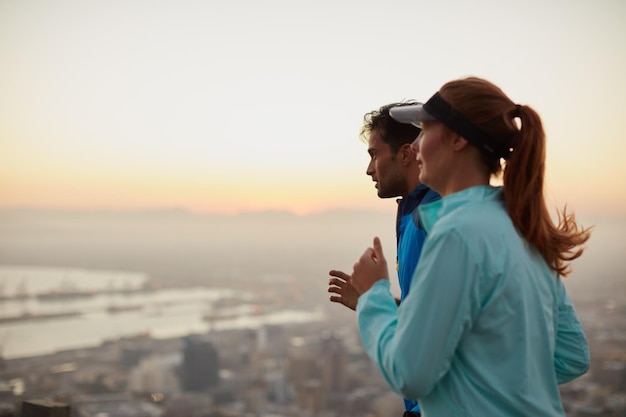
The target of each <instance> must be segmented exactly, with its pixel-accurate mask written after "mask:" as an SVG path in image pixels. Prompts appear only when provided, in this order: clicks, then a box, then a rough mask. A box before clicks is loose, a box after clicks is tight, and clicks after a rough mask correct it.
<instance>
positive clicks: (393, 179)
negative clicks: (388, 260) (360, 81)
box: [328, 102, 440, 416]
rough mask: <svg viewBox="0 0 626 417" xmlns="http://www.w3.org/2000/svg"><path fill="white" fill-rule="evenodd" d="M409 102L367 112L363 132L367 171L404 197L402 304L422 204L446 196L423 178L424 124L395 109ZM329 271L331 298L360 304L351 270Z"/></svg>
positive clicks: (399, 220)
mask: <svg viewBox="0 0 626 417" xmlns="http://www.w3.org/2000/svg"><path fill="white" fill-rule="evenodd" d="M409 104H415V103H414V102H406V103H392V104H388V105H385V106H383V107H381V108H380V109H378V110H374V111H372V112H369V113H367V114H366V115H365V117H364V118H363V119H364V124H363V127H362V129H361V135H360V136H361V139H362V140H363V141H365V142H367V144H368V149H367V152H368V153H369V155H370V163H369V165H368V166H367V171H366V173H367V175H369V176H371V177H372V180H373V181H374V182H375V183H376V189H377V190H378V197H380V198H392V197H400V198H399V199H398V200H397V203H398V212H397V215H396V239H397V257H396V270H397V271H398V280H399V283H400V292H401V295H400V299H399V300H397V303H398V304H400V303H401V301H402V300H404V298H405V297H406V295H407V294H408V292H409V287H410V285H411V278H412V276H413V271H414V270H415V267H416V266H417V262H418V260H419V255H420V252H421V251H422V245H423V244H424V240H425V238H426V231H425V230H424V229H423V227H422V223H421V220H420V218H419V213H418V210H417V207H418V206H419V205H420V204H423V203H428V202H431V201H435V200H438V199H439V198H440V196H439V194H437V193H436V192H434V191H432V190H431V189H429V188H428V187H426V186H425V185H423V184H421V183H420V181H419V174H420V169H419V166H418V164H417V160H416V154H415V152H414V151H413V150H412V149H411V143H412V142H413V140H415V138H416V137H417V136H418V135H419V134H420V129H419V128H418V127H415V126H413V125H410V124H404V123H399V122H397V121H395V120H394V119H392V118H391V116H390V115H389V109H391V108H392V107H397V106H402V105H409ZM329 275H330V276H331V277H332V278H330V280H329V282H328V285H329V287H328V292H329V293H331V296H330V301H332V302H335V303H341V304H343V305H344V306H346V307H348V308H350V309H352V310H355V309H356V305H357V300H358V298H359V294H358V292H357V291H356V290H355V289H354V288H353V287H352V285H351V284H350V275H348V274H346V273H345V272H342V271H337V270H332V271H330V272H329ZM404 403H405V409H406V410H407V411H406V412H405V416H419V415H420V414H419V405H418V403H417V401H411V400H406V399H405V400H404Z"/></svg>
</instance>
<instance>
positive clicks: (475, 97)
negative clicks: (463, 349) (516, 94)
mask: <svg viewBox="0 0 626 417" xmlns="http://www.w3.org/2000/svg"><path fill="white" fill-rule="evenodd" d="M439 93H440V94H441V96H442V97H443V98H444V99H445V100H446V101H447V102H448V103H450V105H451V106H452V107H453V108H454V109H456V110H457V111H458V112H459V113H461V114H463V115H464V116H465V117H466V118H467V119H469V121H470V122H471V123H472V124H474V125H476V126H478V127H480V128H481V129H482V130H484V131H485V132H486V133H487V134H489V135H490V136H491V137H492V138H494V139H495V140H498V141H500V142H502V143H503V144H505V145H506V146H507V147H509V148H512V149H513V152H512V154H511V156H510V158H509V159H508V160H507V161H506V165H505V167H504V180H503V193H504V200H505V205H506V209H507V212H508V214H509V216H510V217H511V220H512V221H513V224H514V225H515V227H516V228H517V229H518V230H519V232H520V233H521V234H522V236H524V238H525V239H526V240H527V241H528V242H529V243H530V244H531V245H532V246H533V247H534V248H535V249H537V250H538V251H539V253H541V255H542V256H543V258H544V259H545V261H546V262H547V264H548V265H549V266H550V268H552V269H553V270H554V271H556V272H557V273H558V274H559V275H562V276H567V275H568V274H569V273H570V272H571V269H570V265H569V261H572V260H574V259H576V258H578V257H579V256H580V255H582V253H583V250H584V248H583V247H582V245H583V244H584V243H585V242H586V241H587V240H588V239H589V236H590V230H589V228H586V229H585V228H582V227H580V226H579V225H578V224H577V223H576V219H575V217H574V214H573V213H568V211H567V208H566V207H564V208H563V209H562V210H558V209H557V214H558V224H555V223H554V222H553V221H552V219H551V217H550V214H549V212H548V209H547V207H546V203H545V199H544V193H543V183H544V172H545V157H546V139H545V133H544V130H543V126H542V124H541V118H540V117H539V115H538V114H537V112H535V111H534V110H533V109H532V108H531V107H529V106H519V105H516V104H515V103H514V102H513V101H511V99H509V98H508V97H507V96H506V95H505V94H504V93H503V92H502V90H500V88H498V87H497V86H495V85H494V84H492V83H491V82H489V81H486V80H483V79H480V78H476V77H468V78H463V79H460V80H455V81H450V82H448V83H446V84H445V85H444V86H443V87H442V88H441V89H440V90H439ZM516 119H519V121H520V123H521V127H518V123H517V122H516ZM483 159H484V162H485V164H486V165H487V167H488V168H489V170H490V172H491V174H498V173H500V171H501V170H502V166H501V161H500V159H499V158H497V157H489V156H486V155H485V156H483Z"/></svg>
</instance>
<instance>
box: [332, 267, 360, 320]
mask: <svg viewBox="0 0 626 417" xmlns="http://www.w3.org/2000/svg"><path fill="white" fill-rule="evenodd" d="M328 275H330V276H331V277H334V278H331V279H329V280H328V292H329V293H331V294H334V295H331V296H330V301H332V302H333V303H341V304H343V305H344V306H346V307H348V308H349V309H351V310H356V303H357V301H358V300H359V295H360V294H359V293H358V292H357V291H356V290H355V289H354V287H353V286H352V284H350V279H351V277H350V275H348V274H346V273H345V272H342V271H335V270H332V271H330V272H329V273H328Z"/></svg>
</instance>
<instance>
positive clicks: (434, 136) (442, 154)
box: [411, 121, 452, 193]
mask: <svg viewBox="0 0 626 417" xmlns="http://www.w3.org/2000/svg"><path fill="white" fill-rule="evenodd" d="M421 128H422V133H420V135H419V136H418V137H417V138H416V139H415V140H414V141H413V143H412V144H411V148H413V150H414V151H415V153H416V154H417V162H418V165H419V167H420V182H421V183H423V184H426V185H427V186H429V187H430V188H432V189H433V190H435V191H437V192H439V193H443V192H444V191H445V186H446V184H447V181H448V176H449V172H450V163H451V156H452V152H451V148H450V146H449V145H450V142H451V135H452V132H451V131H450V130H449V129H448V128H447V127H446V126H445V125H444V124H443V123H441V122H436V121H433V122H423V123H422V125H421Z"/></svg>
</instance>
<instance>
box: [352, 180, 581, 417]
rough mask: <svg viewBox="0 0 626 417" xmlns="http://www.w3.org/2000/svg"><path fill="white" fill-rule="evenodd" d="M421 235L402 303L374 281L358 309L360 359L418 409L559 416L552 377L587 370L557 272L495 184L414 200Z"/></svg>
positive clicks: (428, 413)
mask: <svg viewBox="0 0 626 417" xmlns="http://www.w3.org/2000/svg"><path fill="white" fill-rule="evenodd" d="M420 213H421V219H422V222H423V223H424V226H425V228H426V230H427V231H428V236H427V238H426V242H425V244H424V248H423V251H422V254H421V257H420V262H419V264H418V266H417V269H416V271H415V275H414V277H413V279H412V281H411V290H410V292H409V295H408V296H407V297H406V299H405V300H404V301H403V302H402V304H401V305H400V307H397V306H396V303H395V301H394V298H393V295H392V294H391V293H390V291H389V281H388V280H380V281H378V282H377V283H376V284H374V286H373V287H372V288H371V289H370V290H369V291H367V292H366V293H364V294H363V295H362V296H361V297H360V298H359V302H358V305H357V316H358V324H359V332H360V334H361V339H362V341H363V345H364V347H365V349H366V351H367V353H368V354H369V356H370V357H371V358H372V359H373V360H374V361H375V362H376V363H377V364H378V366H379V368H380V369H381V371H382V373H383V375H384V377H385V379H386V380H387V382H388V383H389V385H390V386H391V387H392V389H393V390H394V391H396V392H397V393H398V394H399V395H402V396H404V397H405V398H412V399H417V400H419V403H420V405H421V408H422V413H423V415H424V417H438V416H441V417H449V416H455V417H461V416H481V417H488V416H497V417H506V416H535V417H540V416H564V415H565V413H564V411H563V407H562V405H561V400H560V395H559V391H558V384H560V383H564V382H568V381H570V380H572V379H574V378H576V377H578V376H580V375H582V374H584V373H585V372H586V371H587V370H588V367H589V350H588V346H587V341H586V338H585V335H584V333H583V330H582V326H581V324H580V321H579V320H578V317H577V316H576V313H575V311H574V308H573V306H572V303H571V302H570V300H569V298H568V297H567V294H566V292H565V287H564V286H563V284H562V282H561V280H560V278H558V277H557V276H556V274H555V273H554V272H553V271H552V270H551V269H550V268H548V266H547V264H546V262H545V261H544V260H543V258H542V257H541V255H540V254H539V253H538V252H536V251H535V250H534V249H533V248H531V247H530V246H529V245H528V244H527V243H526V241H525V240H524V239H522V238H521V237H520V235H519V234H518V233H517V231H516V229H515V228H514V227H513V224H512V223H511V220H510V218H509V216H508V214H507V212H506V210H505V208H504V204H503V201H502V193H501V190H500V189H499V188H493V187H488V186H481V187H472V188H469V189H466V190H463V191H460V192H458V193H454V194H451V195H449V196H446V197H444V198H443V199H441V200H439V201H436V202H434V203H430V204H427V205H423V206H421V207H420Z"/></svg>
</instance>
